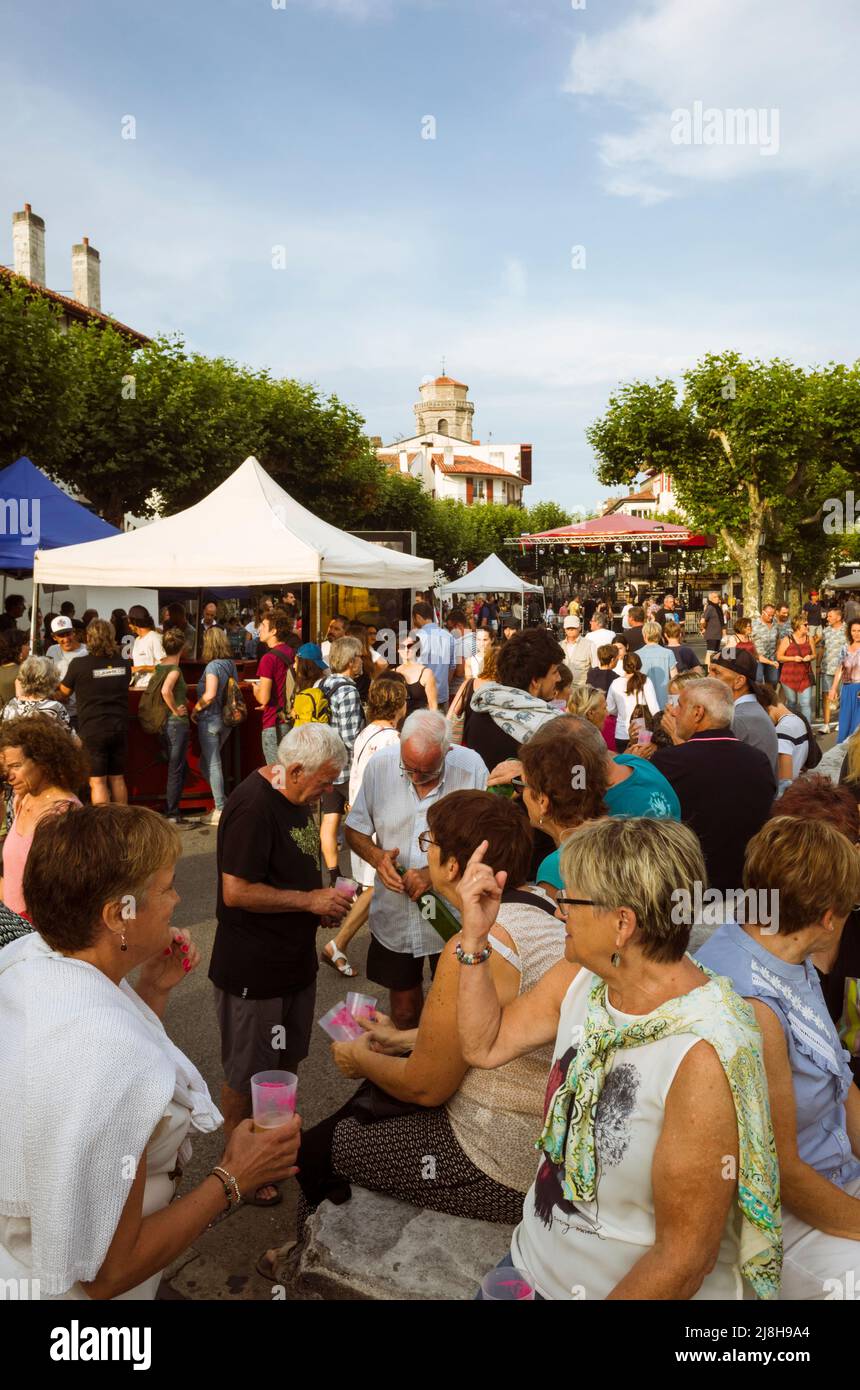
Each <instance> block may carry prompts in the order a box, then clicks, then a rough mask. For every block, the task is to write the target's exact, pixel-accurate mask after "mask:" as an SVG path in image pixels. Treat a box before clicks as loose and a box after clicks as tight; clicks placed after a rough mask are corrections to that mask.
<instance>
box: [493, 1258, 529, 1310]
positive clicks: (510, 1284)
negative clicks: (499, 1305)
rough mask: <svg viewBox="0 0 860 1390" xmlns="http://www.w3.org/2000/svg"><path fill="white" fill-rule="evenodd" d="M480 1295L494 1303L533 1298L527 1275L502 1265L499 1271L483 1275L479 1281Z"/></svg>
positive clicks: (522, 1300) (509, 1266)
mask: <svg viewBox="0 0 860 1390" xmlns="http://www.w3.org/2000/svg"><path fill="white" fill-rule="evenodd" d="M481 1293H482V1294H483V1296H484V1298H486V1299H491V1300H496V1301H498V1300H500V1299H507V1300H513V1299H516V1300H517V1301H518V1302H524V1301H525V1300H526V1299H534V1296H535V1291H534V1287H533V1286H532V1284H531V1282H530V1280H529V1277H528V1275H527V1274H523V1272H522V1270H521V1269H514V1268H513V1267H512V1266H511V1265H502V1267H501V1269H491V1270H490V1272H489V1274H485V1275H484V1277H483V1279H482V1280H481Z"/></svg>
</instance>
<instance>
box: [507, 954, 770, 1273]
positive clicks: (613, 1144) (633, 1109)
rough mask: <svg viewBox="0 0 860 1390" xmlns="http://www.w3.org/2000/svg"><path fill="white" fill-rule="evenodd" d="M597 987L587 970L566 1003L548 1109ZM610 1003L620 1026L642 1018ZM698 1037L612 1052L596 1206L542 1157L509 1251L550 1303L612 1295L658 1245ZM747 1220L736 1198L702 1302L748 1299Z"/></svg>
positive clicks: (601, 1115)
mask: <svg viewBox="0 0 860 1390" xmlns="http://www.w3.org/2000/svg"><path fill="white" fill-rule="evenodd" d="M593 984H594V975H593V974H592V973H591V972H590V971H588V970H580V972H579V974H578V975H577V976H576V978H575V979H574V980H573V983H572V984H571V986H570V989H569V990H568V991H567V994H566V995H565V997H564V1000H563V1001H562V1006H561V1011H560V1014H559V1023H558V1034H557V1036H556V1041H555V1047H554V1058H555V1060H554V1062H553V1067H552V1071H551V1073H550V1077H549V1082H548V1084H547V1088H546V1098H545V1101H544V1106H545V1108H546V1107H547V1106H548V1104H549V1102H550V1100H551V1099H552V1098H553V1096H554V1095H555V1092H556V1090H557V1088H558V1087H559V1086H560V1084H561V1082H562V1080H563V1079H564V1076H565V1074H566V1072H567V1070H568V1068H569V1066H570V1063H571V1061H572V1060H573V1056H574V1053H575V1052H576V1050H577V1047H578V1045H579V1040H580V1039H581V1037H582V1029H583V1028H584V1026H585V1018H586V1013H587V1008H588V995H589V992H590V990H591V987H592V985H593ZM606 1006H607V1010H608V1012H609V1014H610V1016H611V1017H612V1018H613V1019H614V1020H615V1021H616V1022H618V1023H619V1024H626V1023H630V1022H633V1021H634V1020H633V1016H632V1015H630V1014H623V1013H621V1012H620V1011H619V1010H618V1009H614V1008H613V1007H612V1005H611V1003H610V1002H609V1000H608V999H607V1005H606ZM698 1041H700V1040H699V1039H698V1038H696V1037H695V1036H694V1035H692V1034H689V1033H685V1034H679V1035H674V1036H669V1037H666V1038H661V1039H659V1040H658V1041H657V1042H652V1043H644V1044H643V1045H642V1046H641V1047H634V1048H627V1049H619V1050H618V1051H617V1052H616V1053H615V1054H614V1055H613V1057H612V1060H611V1062H610V1065H609V1070H608V1074H607V1077H606V1083H605V1085H604V1087H603V1090H602V1092H601V1095H600V1100H599V1102H598V1106H597V1119H596V1124H595V1143H596V1149H597V1161H598V1172H599V1174H600V1178H599V1184H598V1188H597V1200H596V1201H594V1202H586V1201H580V1202H577V1203H573V1202H570V1201H568V1199H567V1198H566V1197H565V1196H564V1193H563V1190H562V1176H563V1171H564V1170H563V1168H561V1167H558V1166H557V1165H556V1164H554V1163H552V1162H551V1161H550V1160H549V1159H548V1158H546V1157H544V1158H543V1159H542V1162H541V1165H540V1168H539V1169H538V1174H537V1177H536V1179H535V1181H534V1183H533V1185H532V1187H531V1189H530V1190H529V1192H528V1193H527V1195H526V1199H525V1204H524V1206H523V1219H522V1221H521V1222H520V1224H519V1226H518V1227H517V1229H516V1230H515V1231H514V1235H513V1241H512V1243H511V1250H512V1255H513V1263H514V1264H515V1265H516V1266H517V1268H518V1269H522V1270H523V1271H524V1273H526V1274H528V1276H529V1278H530V1280H531V1282H532V1283H533V1284H534V1287H535V1288H536V1290H537V1292H538V1293H540V1294H542V1295H543V1297H544V1298H549V1299H571V1298H587V1299H605V1298H606V1297H607V1295H608V1294H609V1293H611V1291H612V1290H613V1289H614V1288H615V1286H616V1284H618V1283H620V1281H621V1280H622V1279H623V1278H624V1277H625V1275H626V1274H629V1272H630V1270H631V1269H632V1268H633V1266H634V1265H635V1264H636V1263H637V1262H638V1261H639V1260H640V1259H641V1258H642V1256H643V1255H644V1254H645V1253H646V1252H647V1251H648V1250H649V1249H650V1247H651V1246H652V1245H653V1244H654V1240H655V1236H656V1225H655V1219H654V1194H653V1191H652V1187H651V1167H652V1164H653V1160H654V1151H655V1149H656V1147H657V1143H658V1141H659V1139H660V1135H661V1132H662V1129H663V1116H664V1109H665V1103H666V1097H667V1095H668V1093H669V1090H670V1088H671V1085H672V1082H673V1081H674V1079H675V1074H676V1072H677V1070H678V1067H679V1066H680V1065H681V1063H682V1062H683V1060H684V1058H685V1057H686V1055H687V1053H688V1052H689V1051H690V1049H691V1048H692V1047H695V1046H696V1043H697V1042H698ZM740 1219H741V1218H740V1213H739V1209H738V1205H737V1202H733V1203H732V1206H731V1210H730V1212H729V1215H728V1218H727V1220H726V1226H725V1230H724V1232H723V1238H722V1241H721V1243H720V1250H719V1254H718V1256H717V1263H716V1264H715V1266H714V1268H713V1270H712V1271H711V1273H710V1274H708V1275H707V1276H706V1277H705V1279H704V1280H703V1282H702V1284H701V1287H700V1288H699V1291H698V1293H696V1294H695V1295H694V1297H695V1298H696V1299H739V1298H741V1297H742V1296H743V1280H742V1278H741V1273H740Z"/></svg>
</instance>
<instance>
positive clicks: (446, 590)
mask: <svg viewBox="0 0 860 1390" xmlns="http://www.w3.org/2000/svg"><path fill="white" fill-rule="evenodd" d="M439 593H440V595H441V596H442V598H451V597H452V596H453V595H454V594H519V596H520V602H521V603H523V601H524V599H525V596H526V594H540V595H541V598H543V585H542V584H529V582H528V580H526V579H521V578H520V576H519V575H518V574H514V572H513V570H509V569H508V567H507V565H506V564H505V562H504V561H503V560H500V559H499V557H498V555H495V554H493V555H488V556H487V558H486V560H482V561H481V563H480V565H478V567H477V569H473V570H470V571H469V573H468V574H464V575H463V577H462V579H454V580H452V582H451V583H450V584H443V585H442V586H441V588H440V589H439ZM524 622H525V614H523V617H522V619H521V620H520V626H523V625H524Z"/></svg>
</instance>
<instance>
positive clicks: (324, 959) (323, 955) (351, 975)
mask: <svg viewBox="0 0 860 1390" xmlns="http://www.w3.org/2000/svg"><path fill="white" fill-rule="evenodd" d="M329 946H330V947H331V955H329V954H328V948H329ZM320 962H321V963H322V964H323V965H330V966H331V968H332V970H336V971H337V973H338V975H343V977H344V979H345V980H354V979H355V977H356V975H357V974H358V971H357V970H356V968H355V966H354V965H350V963H349V961H348V960H347V958H346V956H345V955H344V954H343V951H339V950H338V948H337V946H335V944H334V941H333V940H332V941H328V942H326V944H325V946H324V947H323V949H322V950H321V951H320Z"/></svg>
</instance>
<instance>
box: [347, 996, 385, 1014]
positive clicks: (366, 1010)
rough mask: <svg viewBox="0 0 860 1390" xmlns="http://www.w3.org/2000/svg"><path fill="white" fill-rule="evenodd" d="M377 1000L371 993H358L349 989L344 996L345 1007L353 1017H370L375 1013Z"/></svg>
mask: <svg viewBox="0 0 860 1390" xmlns="http://www.w3.org/2000/svg"><path fill="white" fill-rule="evenodd" d="M376 1005H377V1000H376V999H375V998H374V997H373V995H372V994H359V993H358V992H357V991H356V990H351V991H350V993H349V994H348V995H347V996H346V1007H347V1008H348V1009H349V1012H350V1013H351V1014H352V1016H353V1018H372V1017H373V1015H374V1014H375V1013H376Z"/></svg>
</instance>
